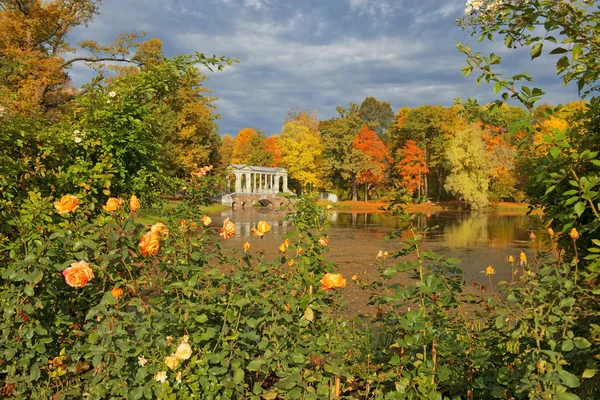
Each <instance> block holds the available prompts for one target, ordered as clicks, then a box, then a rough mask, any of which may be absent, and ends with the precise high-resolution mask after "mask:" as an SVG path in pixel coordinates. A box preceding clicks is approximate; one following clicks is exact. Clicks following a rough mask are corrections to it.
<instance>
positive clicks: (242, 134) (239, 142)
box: [231, 128, 258, 164]
mask: <svg viewBox="0 0 600 400" xmlns="http://www.w3.org/2000/svg"><path fill="white" fill-rule="evenodd" d="M257 137H258V134H257V133H256V131H255V130H254V129H252V128H244V129H242V130H240V131H239V132H238V134H237V136H236V137H235V144H234V146H233V151H232V153H231V163H232V164H246V163H247V161H248V159H249V158H250V154H251V153H252V143H253V140H254V139H255V138H257Z"/></svg>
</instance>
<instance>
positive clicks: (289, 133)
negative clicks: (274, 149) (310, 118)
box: [280, 121, 325, 191]
mask: <svg viewBox="0 0 600 400" xmlns="http://www.w3.org/2000/svg"><path fill="white" fill-rule="evenodd" d="M280 137H281V139H280V141H281V150H280V151H281V165H282V166H283V167H285V168H286V169H287V170H288V172H289V175H290V178H292V179H295V180H296V181H298V182H299V183H300V190H301V191H304V189H306V187H307V186H308V185H310V186H312V187H322V186H323V185H324V179H323V177H324V175H325V174H324V167H323V158H322V153H323V145H322V144H321V140H320V138H319V136H317V135H315V134H313V133H311V132H310V129H309V128H308V127H306V126H304V125H301V124H300V123H299V122H296V121H291V122H288V123H286V124H285V125H284V126H283V129H282V131H281V136H280Z"/></svg>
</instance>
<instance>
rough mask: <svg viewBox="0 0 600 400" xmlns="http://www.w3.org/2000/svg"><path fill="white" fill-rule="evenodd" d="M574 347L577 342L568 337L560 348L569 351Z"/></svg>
mask: <svg viewBox="0 0 600 400" xmlns="http://www.w3.org/2000/svg"><path fill="white" fill-rule="evenodd" d="M574 347H575V344H574V343H573V341H572V340H571V339H567V340H565V341H564V342H562V345H561V346H560V350H561V351H564V352H567V351H571V350H573V348H574Z"/></svg>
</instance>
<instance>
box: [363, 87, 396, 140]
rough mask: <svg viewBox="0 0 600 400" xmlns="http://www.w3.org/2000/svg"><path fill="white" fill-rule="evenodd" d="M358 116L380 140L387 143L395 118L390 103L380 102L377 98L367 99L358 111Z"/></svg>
mask: <svg viewBox="0 0 600 400" xmlns="http://www.w3.org/2000/svg"><path fill="white" fill-rule="evenodd" d="M358 114H359V115H360V118H361V119H362V120H363V121H364V122H365V124H366V125H367V126H368V127H369V128H370V129H372V130H374V131H375V132H376V133H377V136H378V137H379V138H380V139H382V140H384V141H387V139H388V129H389V128H390V126H391V125H392V124H393V122H394V117H395V116H394V111H393V110H392V107H391V106H390V103H388V102H385V101H379V100H377V99H376V98H375V97H370V96H369V97H366V98H365V99H364V100H363V102H362V103H361V105H360V108H359V109H358Z"/></svg>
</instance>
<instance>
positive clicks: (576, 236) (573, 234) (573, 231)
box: [569, 228, 579, 240]
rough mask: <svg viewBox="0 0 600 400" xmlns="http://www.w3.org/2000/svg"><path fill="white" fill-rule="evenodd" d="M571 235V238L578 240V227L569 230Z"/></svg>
mask: <svg viewBox="0 0 600 400" xmlns="http://www.w3.org/2000/svg"><path fill="white" fill-rule="evenodd" d="M569 236H571V239H573V240H577V239H579V232H577V229H575V228H573V229H571V231H570V232H569Z"/></svg>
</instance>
